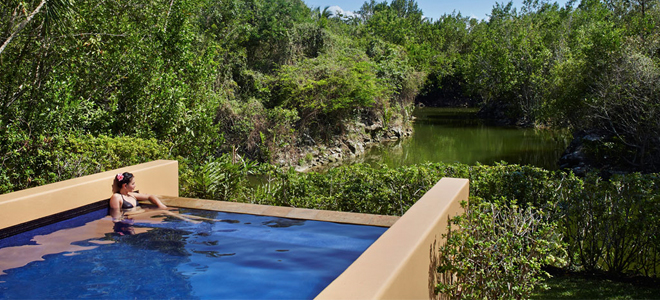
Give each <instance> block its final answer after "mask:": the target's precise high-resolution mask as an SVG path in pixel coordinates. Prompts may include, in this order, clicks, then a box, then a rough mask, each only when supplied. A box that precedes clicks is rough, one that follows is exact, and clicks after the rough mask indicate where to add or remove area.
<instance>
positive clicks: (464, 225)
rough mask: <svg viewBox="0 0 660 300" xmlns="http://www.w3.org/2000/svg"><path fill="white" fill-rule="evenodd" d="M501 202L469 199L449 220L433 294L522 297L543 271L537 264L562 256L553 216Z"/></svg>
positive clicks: (505, 297) (557, 259)
mask: <svg viewBox="0 0 660 300" xmlns="http://www.w3.org/2000/svg"><path fill="white" fill-rule="evenodd" d="M503 200H504V201H497V202H490V203H489V202H483V201H480V200H479V199H477V198H472V199H470V202H471V203H470V206H469V207H465V206H464V208H465V209H466V212H465V214H464V215H460V216H456V217H454V218H453V219H452V220H451V221H450V225H449V233H448V234H447V235H446V239H447V240H446V242H445V244H444V245H442V246H441V247H440V259H439V267H438V272H439V273H440V274H441V277H440V278H441V279H442V280H441V282H440V283H438V284H437V286H436V290H437V292H439V293H441V294H444V295H447V296H448V297H449V299H527V298H529V296H530V295H531V293H532V292H533V291H534V287H535V286H537V285H539V281H540V280H541V275H546V276H547V275H548V274H547V273H546V272H545V271H543V270H542V269H541V268H542V267H543V266H545V265H548V264H557V263H558V262H561V261H562V260H563V257H565V252H564V249H563V245H562V243H561V234H560V233H559V231H558V230H557V220H554V221H551V220H549V218H548V216H547V215H546V214H544V212H543V211H542V210H537V209H535V208H533V207H532V206H528V207H526V208H522V207H519V206H517V205H516V204H515V201H514V202H512V203H508V204H505V203H506V202H508V201H506V199H503ZM452 225H453V226H455V227H453V228H452Z"/></svg>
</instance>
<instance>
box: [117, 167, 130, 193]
mask: <svg viewBox="0 0 660 300" xmlns="http://www.w3.org/2000/svg"><path fill="white" fill-rule="evenodd" d="M131 179H133V174H131V173H128V172H124V173H119V174H117V175H115V180H114V182H113V184H112V192H113V193H119V190H121V187H122V186H123V185H124V184H125V183H131Z"/></svg>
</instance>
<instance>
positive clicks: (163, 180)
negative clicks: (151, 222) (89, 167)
mask: <svg viewBox="0 0 660 300" xmlns="http://www.w3.org/2000/svg"><path fill="white" fill-rule="evenodd" d="M121 172H131V173H133V175H135V182H136V184H137V186H136V188H137V189H138V190H139V191H140V192H142V193H148V194H155V195H167V196H174V197H178V196H179V170H178V162H177V161H170V160H157V161H152V162H148V163H144V164H139V165H135V166H130V167H125V168H120V169H116V170H112V171H107V172H103V173H98V174H94V175H89V176H83V177H80V178H75V179H70V180H65V181H61V182H56V183H52V184H47V185H43V186H39V187H35V188H31V189H27V190H22V191H18V192H13V193H9V194H4V195H0V229H3V228H7V227H10V226H14V225H18V224H21V223H25V222H28V221H32V220H35V219H39V218H43V217H46V216H49V215H52V214H56V213H60V212H63V211H67V210H70V209H74V208H78V207H81V206H84V205H87V204H91V203H94V202H97V201H100V200H104V199H108V198H110V195H111V194H112V180H113V177H114V176H115V175H116V174H117V173H121Z"/></svg>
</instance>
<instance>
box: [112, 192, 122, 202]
mask: <svg viewBox="0 0 660 300" xmlns="http://www.w3.org/2000/svg"><path fill="white" fill-rule="evenodd" d="M117 200H121V194H119V193H113V194H112V196H110V201H117Z"/></svg>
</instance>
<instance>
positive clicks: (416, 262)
mask: <svg viewBox="0 0 660 300" xmlns="http://www.w3.org/2000/svg"><path fill="white" fill-rule="evenodd" d="M468 194H469V181H468V180H467V179H455V178H443V179H441V180H440V181H439V182H438V183H437V184H436V185H435V186H434V187H433V188H432V189H431V190H429V191H428V192H427V193H426V194H425V195H424V196H423V197H422V198H421V199H420V200H419V201H417V203H415V205H413V206H412V207H411V208H410V209H409V210H408V211H407V212H406V213H405V214H404V215H403V216H402V217H401V218H400V219H399V220H398V221H397V222H396V223H395V224H394V225H393V226H392V227H390V229H389V230H387V231H386V232H385V233H384V234H383V235H382V236H381V237H380V238H379V239H378V240H377V241H376V242H374V244H372V245H371V247H369V248H368V249H367V250H366V251H365V252H364V253H363V254H362V255H361V256H360V257H359V258H358V259H357V260H356V261H355V262H354V263H353V264H352V265H351V266H350V267H349V268H348V269H347V270H346V271H345V272H344V273H342V274H341V275H340V276H339V277H338V278H337V279H335V281H333V282H332V283H331V284H330V285H329V286H328V287H327V288H326V289H325V290H323V291H322V292H321V294H319V295H318V296H317V297H316V299H429V298H434V294H433V288H434V286H435V283H436V273H435V269H436V264H435V262H436V258H437V254H438V253H437V247H438V246H439V245H441V244H442V243H443V241H442V234H443V233H446V231H447V221H448V218H450V217H453V216H455V215H457V214H459V213H461V212H462V211H463V210H462V208H461V206H460V202H461V201H463V200H465V201H467V200H468Z"/></svg>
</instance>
